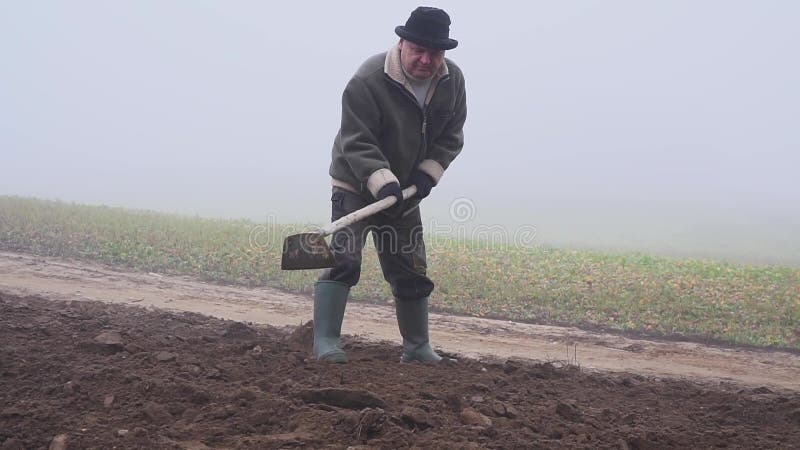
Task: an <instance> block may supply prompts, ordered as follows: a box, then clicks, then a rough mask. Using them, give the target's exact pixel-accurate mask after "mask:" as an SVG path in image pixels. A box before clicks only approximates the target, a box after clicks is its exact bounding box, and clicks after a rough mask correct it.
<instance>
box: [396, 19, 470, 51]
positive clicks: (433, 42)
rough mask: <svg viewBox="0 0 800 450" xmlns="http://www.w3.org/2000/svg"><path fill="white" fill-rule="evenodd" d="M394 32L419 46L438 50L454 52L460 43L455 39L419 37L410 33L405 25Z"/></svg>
mask: <svg viewBox="0 0 800 450" xmlns="http://www.w3.org/2000/svg"><path fill="white" fill-rule="evenodd" d="M394 32H395V33H397V35H398V36H400V37H401V38H403V39H406V40H409V41H411V42H413V43H415V44H417V45H421V46H423V47H428V48H434V49H436V50H452V49H454V48H456V47H457V46H458V41H457V40H455V39H449V38H446V39H430V38H426V37H423V36H418V35H416V34H414V33H411V32H409V31H408V30H407V29H406V27H404V26H403V25H399V26H397V27H395V29H394Z"/></svg>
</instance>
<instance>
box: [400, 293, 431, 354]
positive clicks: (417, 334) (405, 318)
mask: <svg viewBox="0 0 800 450" xmlns="http://www.w3.org/2000/svg"><path fill="white" fill-rule="evenodd" d="M394 303H395V308H396V310H397V324H398V325H399V326H400V335H402V336H403V356H402V357H401V358H400V361H401V362H406V363H409V362H414V361H418V362H421V363H423V364H433V363H438V362H439V361H441V360H442V357H441V356H439V355H437V354H436V352H435V351H433V349H432V348H431V344H430V342H429V340H428V297H423V298H421V299H419V300H407V301H403V300H397V301H395V302H394Z"/></svg>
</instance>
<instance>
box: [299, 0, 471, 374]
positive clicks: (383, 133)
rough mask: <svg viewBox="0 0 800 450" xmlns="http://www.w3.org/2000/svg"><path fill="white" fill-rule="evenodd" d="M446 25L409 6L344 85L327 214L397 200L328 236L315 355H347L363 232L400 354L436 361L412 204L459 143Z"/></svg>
mask: <svg viewBox="0 0 800 450" xmlns="http://www.w3.org/2000/svg"><path fill="white" fill-rule="evenodd" d="M449 31H450V17H449V16H448V15H447V13H446V12H444V11H442V10H441V9H438V8H428V7H419V8H417V9H416V10H414V11H413V12H412V13H411V16H410V17H409V19H408V21H407V22H406V24H405V26H398V27H397V28H396V29H395V32H396V33H397V35H398V36H400V41H399V43H398V44H397V45H395V46H393V47H392V48H391V49H390V50H389V51H388V52H386V53H381V54H379V55H375V56H373V57H371V58H369V59H367V60H366V61H365V62H364V63H363V64H362V65H361V67H360V68H359V69H358V71H357V72H356V74H355V75H354V76H353V77H352V79H351V80H350V82H349V83H348V84H347V87H346V88H345V90H344V94H343V96H342V123H341V128H340V130H339V133H338V134H337V135H336V139H335V140H334V143H333V159H332V162H331V166H330V175H331V177H332V185H333V187H332V189H333V194H332V197H331V202H332V217H331V218H332V220H336V219H338V218H340V217H342V216H344V215H346V214H348V213H350V212H353V211H355V210H357V209H359V208H361V207H363V206H365V205H367V204H369V203H371V202H374V201H376V200H380V199H383V198H386V197H389V196H393V197H395V198H396V199H397V202H396V203H395V204H394V205H392V206H391V207H390V208H389V209H387V210H385V211H383V212H381V213H378V214H377V215H375V216H372V217H370V218H367V219H365V220H362V221H360V222H358V223H356V224H354V225H352V226H350V227H349V228H346V229H344V230H342V231H339V232H336V233H334V235H333V236H332V238H331V247H332V249H333V253H334V256H335V257H336V263H337V264H336V266H335V267H333V268H332V269H327V270H325V271H324V272H323V273H322V274H321V275H320V278H319V281H318V282H317V283H316V285H315V288H314V354H315V356H316V357H317V359H319V360H322V361H328V362H336V363H344V362H346V361H347V357H346V355H345V352H344V351H343V350H342V347H341V345H340V342H339V336H340V334H341V328H342V320H343V318H344V311H345V305H346V303H347V297H348V294H349V291H350V288H351V287H352V286H355V285H356V284H357V283H358V279H359V276H360V273H361V253H362V249H363V247H364V244H365V242H366V238H367V234H369V233H370V232H371V233H372V235H373V241H374V243H375V247H376V249H377V251H378V257H379V260H380V264H381V268H382V270H383V276H384V278H385V279H386V281H388V282H389V284H390V285H391V289H392V294H393V295H394V297H395V299H396V301H395V306H396V312H397V322H398V325H399V327H400V334H401V335H402V337H403V354H402V357H401V361H403V362H414V361H417V362H421V363H435V362H439V361H440V360H441V357H440V356H439V355H438V354H436V352H435V351H433V349H432V348H431V345H430V342H429V338H428V296H429V295H430V293H431V291H432V290H433V282H432V281H431V280H430V278H428V277H427V276H426V268H427V266H426V262H425V245H424V242H423V239H422V221H421V218H420V211H419V202H420V200H422V199H423V198H425V197H427V196H428V194H430V192H431V189H432V188H433V187H434V186H436V185H437V184H438V183H439V181H440V179H441V178H442V174H443V173H444V171H445V170H446V169H447V167H448V166H449V165H450V163H451V162H452V161H453V159H455V157H456V156H457V155H458V154H459V152H460V151H461V147H462V146H463V144H464V138H463V132H462V128H463V126H464V121H465V119H466V114H467V106H466V96H465V92H464V77H463V75H462V74H461V70H460V69H459V68H458V66H456V65H455V64H454V63H453V62H452V61H450V60H448V59H445V58H444V52H445V50H450V49H453V48H455V47H456V45H458V42H457V41H455V40H453V39H450V37H449ZM411 185H415V186H416V187H417V193H416V194H415V195H414V196H413V197H412V198H410V199H407V200H405V201H404V200H403V195H402V193H401V189H402V188H403V187H408V186H411Z"/></svg>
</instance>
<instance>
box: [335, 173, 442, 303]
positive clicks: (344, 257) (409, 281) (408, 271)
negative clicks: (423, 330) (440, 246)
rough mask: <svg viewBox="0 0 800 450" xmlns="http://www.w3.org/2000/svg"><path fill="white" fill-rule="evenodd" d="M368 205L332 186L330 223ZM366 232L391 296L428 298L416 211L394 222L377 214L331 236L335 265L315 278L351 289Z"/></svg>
mask: <svg viewBox="0 0 800 450" xmlns="http://www.w3.org/2000/svg"><path fill="white" fill-rule="evenodd" d="M368 204H369V202H367V201H366V200H364V199H363V198H362V197H361V196H360V195H358V194H355V193H353V192H350V191H347V190H344V189H341V188H338V187H334V188H333V193H332V195H331V207H332V212H331V220H332V221H333V220H337V219H339V218H341V217H342V216H345V215H347V214H349V213H351V212H353V211H355V210H357V209H360V208H363V207H364V206H366V205H368ZM370 233H371V234H372V240H373V242H374V243H375V249H376V250H377V251H378V259H379V260H380V263H381V269H382V270H383V277H384V278H385V279H386V281H388V282H389V285H390V286H391V288H392V294H393V295H394V297H395V298H397V299H398V300H417V299H420V298H422V297H427V296H428V295H430V293H431V292H432V291H433V282H432V281H431V279H430V278H428V277H427V276H426V271H427V265H426V262H425V243H424V242H423V239H422V220H421V218H420V212H419V208H415V209H414V210H413V211H411V212H409V213H408V214H406V215H405V216H404V217H401V218H397V219H393V218H390V217H388V216H386V215H385V214H383V213H378V214H375V215H374V216H371V217H368V218H366V219H364V220H361V221H359V222H357V223H354V224H353V225H350V226H349V227H346V228H344V229H342V230H339V231H337V232H335V233H333V236H331V249H332V250H333V255H334V257H335V258H336V266H335V267H333V268H331V269H325V270H324V271H323V272H322V274H321V275H320V277H319V279H320V280H322V281H324V280H330V281H340V282H342V283H345V284H347V285H348V286H351V287H352V286H355V285H356V284H357V283H358V279H359V278H360V276H361V253H362V251H363V249H364V244H365V243H366V241H367V235H368V234H370Z"/></svg>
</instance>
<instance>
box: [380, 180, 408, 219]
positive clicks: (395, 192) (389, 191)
mask: <svg viewBox="0 0 800 450" xmlns="http://www.w3.org/2000/svg"><path fill="white" fill-rule="evenodd" d="M391 196H394V197H395V198H397V202H395V204H393V205H392V206H390V207H388V208H386V209H384V210H383V211H382V212H383V213H384V214H386V215H387V216H389V217H391V218H394V219H396V218H398V217H400V215H401V214H402V213H403V190H402V189H400V183H397V182H391V183H388V184H387V185H386V186H384V187H382V188H380V190H379V191H378V196H377V199H378V200H383V199H384V198H386V197H391Z"/></svg>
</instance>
